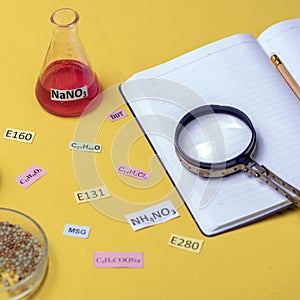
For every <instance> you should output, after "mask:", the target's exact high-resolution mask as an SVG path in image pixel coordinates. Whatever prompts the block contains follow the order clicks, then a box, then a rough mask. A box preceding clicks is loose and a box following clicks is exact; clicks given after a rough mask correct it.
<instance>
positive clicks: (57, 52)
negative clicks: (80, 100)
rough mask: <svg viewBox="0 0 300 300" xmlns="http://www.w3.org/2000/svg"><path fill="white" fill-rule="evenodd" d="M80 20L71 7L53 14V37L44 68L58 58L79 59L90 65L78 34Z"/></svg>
mask: <svg viewBox="0 0 300 300" xmlns="http://www.w3.org/2000/svg"><path fill="white" fill-rule="evenodd" d="M78 20H79V15H78V14H77V12H76V11H74V10H73V9H70V8H62V9H59V10H56V11H55V12H54V13H53V14H52V15H51V18H50V21H51V23H52V24H53V29H52V39H51V42H50V45H49V49H48V52H47V55H46V59H45V62H44V67H43V69H44V68H45V67H47V66H48V65H49V64H50V63H52V62H54V61H56V60H77V61H80V62H82V63H84V64H85V65H88V66H89V67H90V63H89V61H88V58H87V56H86V54H85V53H84V50H83V47H82V45H81V42H80V39H79V36H78V32H77V23H78Z"/></svg>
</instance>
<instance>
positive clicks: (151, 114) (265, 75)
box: [121, 35, 300, 235]
mask: <svg viewBox="0 0 300 300" xmlns="http://www.w3.org/2000/svg"><path fill="white" fill-rule="evenodd" d="M121 91H122V93H123V95H124V97H125V98H126V101H127V102H128V104H129V105H130V107H131V109H132V110H133V112H134V113H135V115H136V117H137V119H138V121H139V123H140V125H141V126H142V128H143V130H144V131H145V132H146V134H147V136H148V138H149V140H150V142H151V144H152V146H153V147H154V149H155V150H156V152H157V154H158V155H159V157H160V158H161V160H162V162H163V164H164V166H165V168H166V169H167V171H168V173H169V175H170V177H171V178H172V180H173V181H174V183H175V185H176V187H177V189H178V190H179V192H180V194H181V196H182V198H183V199H184V201H185V203H186V204H187V206H188V208H189V209H190V211H191V213H192V215H193V217H194V219H195V221H196V222H197V224H198V225H199V227H200V228H201V230H202V232H203V233H204V234H206V235H212V234H217V233H220V232H223V231H225V230H228V229H231V228H234V227H236V226H237V225H240V224H243V223H247V222H249V221H251V220H253V219H255V218H258V217H260V216H261V215H264V214H267V213H270V212H272V211H275V210H277V209H278V208H279V207H284V206H287V205H288V204H289V203H288V202H287V201H286V200H285V198H283V197H282V196H281V195H279V194H278V193H277V192H275V191H273V190H272V189H271V188H270V187H269V186H267V185H266V184H264V183H262V182H261V181H260V180H258V179H256V178H253V177H250V176H249V175H247V174H245V173H238V174H234V175H231V176H228V177H226V178H221V179H203V178H201V177H198V176H197V175H194V174H192V173H190V172H189V171H187V170H186V169H185V168H183V167H182V166H181V164H180V162H179V160H178V158H177V156H176V154H175V151H174V146H173V139H174V132H175V128H176V126H177V122H178V121H179V119H180V118H181V117H183V115H184V114H185V113H186V112H187V111H189V110H191V109H193V108H195V107H197V106H200V105H203V104H223V105H229V106H234V107H237V108H239V109H240V110H242V111H243V112H244V113H246V114H247V115H248V117H249V118H250V119H251V120H252V122H253V125H254V127H255V129H256V132H257V139H258V145H257V149H256V151H255V154H254V158H255V159H256V160H257V161H258V162H260V163H261V164H264V165H266V166H267V167H268V168H269V169H271V170H272V171H273V172H275V173H276V174H277V175H278V176H280V177H282V178H284V179H285V180H286V181H288V182H289V183H291V184H293V185H295V186H297V187H300V176H299V175H300V171H299V170H300V156H299V149H300V147H299V140H300V130H299V128H300V103H299V101H298V100H297V98H296V97H295V96H294V94H293V92H292V91H290V89H289V87H288V86H287V85H286V83H285V81H284V80H283V79H282V78H281V76H280V75H279V74H278V73H277V71H276V70H275V68H274V67H273V65H272V64H271V63H270V61H269V59H268V56H267V55H266V53H265V52H264V50H263V49H262V48H261V47H260V45H259V44H258V43H257V41H256V40H255V39H254V38H253V37H252V36H250V35H235V36H232V37H229V38H226V39H223V40H220V41H217V42H215V43H212V44H209V45H207V46H205V47H202V48H199V49H197V50H194V51H192V52H190V53H188V54H185V55H184V56H181V57H179V58H176V59H174V60H172V61H169V62H167V63H164V64H162V65H160V66H157V67H154V68H152V69H149V70H146V71H143V72H140V73H138V74H136V75H135V76H133V77H132V78H131V79H130V80H128V81H127V82H125V83H124V84H122V86H121ZM297 174H298V175H297Z"/></svg>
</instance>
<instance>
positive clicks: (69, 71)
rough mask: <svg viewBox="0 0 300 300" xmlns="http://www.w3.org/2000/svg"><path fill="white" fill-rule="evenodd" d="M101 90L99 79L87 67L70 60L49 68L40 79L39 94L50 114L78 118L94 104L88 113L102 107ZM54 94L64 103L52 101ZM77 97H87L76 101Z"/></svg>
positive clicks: (61, 61)
mask: <svg viewBox="0 0 300 300" xmlns="http://www.w3.org/2000/svg"><path fill="white" fill-rule="evenodd" d="M53 89H54V90H55V91H54V92H53ZM82 90H84V91H85V92H84V93H85V94H86V95H85V94H83V93H82ZM67 91H68V93H67ZM100 91H101V88H100V84H99V82H98V79H97V76H96V75H95V74H94V73H93V72H92V71H91V69H90V68H89V67H88V66H87V65H85V64H83V63H82V62H79V61H76V60H67V59H66V60H57V61H55V62H53V63H51V64H50V65H49V66H48V67H47V68H46V69H45V71H44V72H43V74H42V76H40V77H39V79H38V82H37V85H36V90H35V93H36V96H37V99H38V101H39V102H40V104H41V105H42V106H43V107H44V108H45V109H46V110H47V111H49V112H51V113H53V114H56V115H60V116H78V115H81V114H82V112H83V111H84V110H85V108H86V107H87V106H88V105H89V104H90V103H91V102H93V103H91V105H90V106H89V107H88V111H90V110H92V109H93V108H95V107H96V106H97V105H98V104H99V102H100V97H97V98H96V96H97V95H98V94H99V93H100ZM53 93H54V94H53ZM53 95H54V96H55V97H56V98H57V97H58V98H59V100H61V101H59V100H52V99H51V97H52V98H53ZM74 95H75V97H76V96H78V97H79V98H80V97H83V96H85V97H83V98H81V99H77V100H72V99H73V98H72V97H74ZM70 99H71V100H70Z"/></svg>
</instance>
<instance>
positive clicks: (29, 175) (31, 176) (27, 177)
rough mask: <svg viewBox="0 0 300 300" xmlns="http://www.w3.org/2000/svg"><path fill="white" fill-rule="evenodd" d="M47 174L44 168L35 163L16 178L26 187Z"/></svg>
mask: <svg viewBox="0 0 300 300" xmlns="http://www.w3.org/2000/svg"><path fill="white" fill-rule="evenodd" d="M45 174H47V172H46V171H45V170H43V169H42V168H41V167H39V166H38V165H33V166H32V167H30V168H29V169H27V170H26V171H25V172H23V173H22V174H21V175H19V176H18V177H17V178H15V181H16V182H17V183H18V184H20V185H21V186H22V187H24V188H25V189H26V188H28V187H29V186H31V185H32V184H33V183H34V182H36V181H37V180H38V179H40V178H41V177H42V176H44V175H45Z"/></svg>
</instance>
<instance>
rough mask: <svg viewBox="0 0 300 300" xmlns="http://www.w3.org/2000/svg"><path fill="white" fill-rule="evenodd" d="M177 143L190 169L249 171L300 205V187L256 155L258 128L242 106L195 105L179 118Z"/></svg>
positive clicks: (205, 173) (212, 173)
mask: <svg viewBox="0 0 300 300" xmlns="http://www.w3.org/2000/svg"><path fill="white" fill-rule="evenodd" d="M174 144H175V151H176V153H177V155H178V157H179V160H180V162H181V163H182V165H183V166H184V167H185V168H187V169H188V170H189V171H191V172H193V173H195V174H197V175H200V176H201V177H206V178H210V177H216V178H217V177H225V176H228V175H231V174H234V173H236V172H239V171H245V172H247V173H249V174H251V175H253V176H254V177H256V178H259V179H261V180H262V181H264V182H265V183H266V184H268V185H269V186H271V187H272V188H273V189H275V190H276V191H277V192H279V193H280V194H281V195H283V196H284V197H286V198H287V199H288V200H289V201H291V202H292V203H293V204H295V205H296V206H298V207H300V202H299V201H300V191H299V190H298V189H296V188H295V187H293V186H292V185H290V184H288V183H287V182H285V181H284V180H282V179H281V178H279V177H278V176H277V175H275V174H274V173H273V172H272V171H270V170H269V169H268V168H267V167H265V166H263V165H260V164H259V163H258V162H256V161H255V160H254V159H253V157H252V155H253V153H254V150H255V147H256V132H255V129H254V127H253V124H252V122H251V120H250V119H249V118H248V116H247V115H246V114H245V113H243V112H242V111H241V110H239V109H237V108H234V107H231V106H223V105H205V106H200V107H197V108H195V109H194V110H192V111H190V112H188V113H187V114H186V115H184V116H183V118H182V119H181V120H180V121H179V123H178V125H177V127H176V130H175V138H174Z"/></svg>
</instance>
